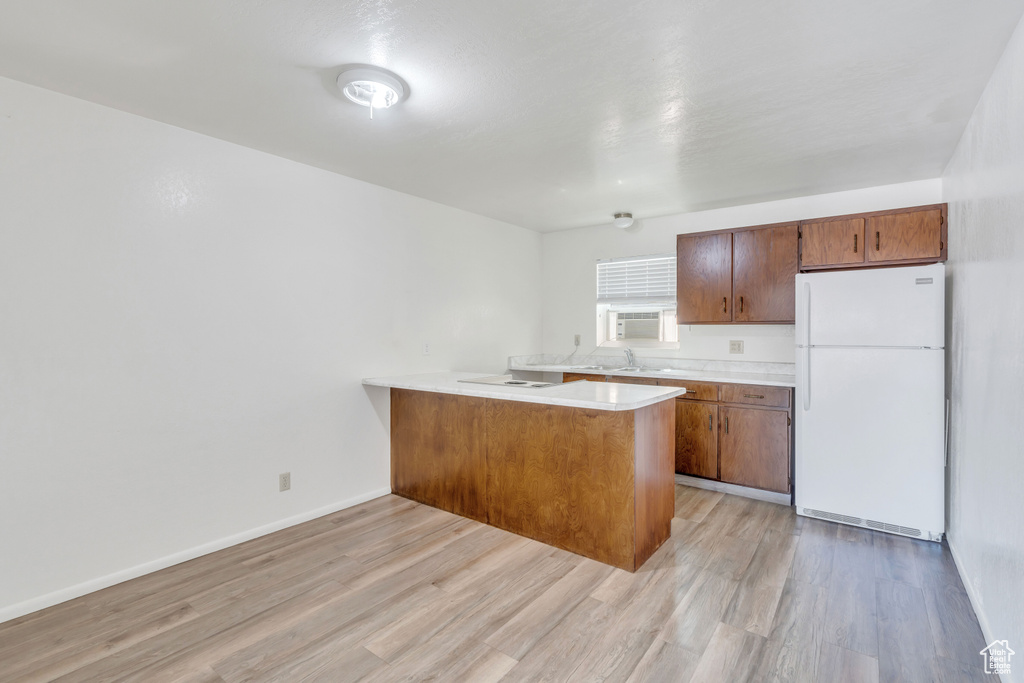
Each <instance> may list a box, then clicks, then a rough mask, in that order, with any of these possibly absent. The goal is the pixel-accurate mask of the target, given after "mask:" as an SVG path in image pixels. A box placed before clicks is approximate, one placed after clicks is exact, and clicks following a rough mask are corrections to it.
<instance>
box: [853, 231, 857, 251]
mask: <svg viewBox="0 0 1024 683" xmlns="http://www.w3.org/2000/svg"><path fill="white" fill-rule="evenodd" d="M853 253H854V254H856V253H857V236H856V235H854V236H853Z"/></svg>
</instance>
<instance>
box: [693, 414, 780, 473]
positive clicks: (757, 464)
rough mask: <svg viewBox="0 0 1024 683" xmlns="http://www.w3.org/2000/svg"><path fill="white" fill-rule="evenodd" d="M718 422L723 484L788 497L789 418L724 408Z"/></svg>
mask: <svg viewBox="0 0 1024 683" xmlns="http://www.w3.org/2000/svg"><path fill="white" fill-rule="evenodd" d="M677 405H678V404H677ZM719 419H720V420H721V421H722V427H721V443H720V449H721V450H720V456H721V457H720V464H721V476H722V481H727V482H729V483H730V484H739V485H741V486H751V487H753V488H758V489H767V490H769V491H779V492H781V493H788V492H789V414H788V413H787V412H786V411H783V410H758V409H756V408H727V407H724V406H723V407H721V408H720V409H719ZM677 434H678V432H677ZM677 438H678V436H677Z"/></svg>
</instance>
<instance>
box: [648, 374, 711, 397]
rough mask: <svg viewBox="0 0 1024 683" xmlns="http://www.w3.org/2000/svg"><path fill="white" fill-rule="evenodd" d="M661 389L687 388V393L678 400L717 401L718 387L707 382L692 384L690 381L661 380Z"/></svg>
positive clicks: (659, 384)
mask: <svg viewBox="0 0 1024 683" xmlns="http://www.w3.org/2000/svg"><path fill="white" fill-rule="evenodd" d="M658 386H660V387H686V393H685V394H682V395H681V396H677V397H676V398H685V399H689V400H691V401H717V400H718V385H717V384H708V383H707V382H691V381H690V380H688V379H659V380H658Z"/></svg>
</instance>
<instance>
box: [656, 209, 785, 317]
mask: <svg viewBox="0 0 1024 683" xmlns="http://www.w3.org/2000/svg"><path fill="white" fill-rule="evenodd" d="M798 237H799V231H798V226H797V224H796V223H792V224H787V225H767V226H760V227H755V228H744V229H738V230H724V231H717V232H712V233H695V234H689V235H679V236H677V237H676V268H677V271H676V272H677V274H676V302H677V303H676V322H678V323H679V324H680V325H690V324H701V323H786V322H794V321H795V320H796V306H795V301H794V293H795V289H794V278H795V276H796V272H797V250H798Z"/></svg>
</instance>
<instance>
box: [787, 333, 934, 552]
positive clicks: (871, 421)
mask: <svg viewBox="0 0 1024 683" xmlns="http://www.w3.org/2000/svg"><path fill="white" fill-rule="evenodd" d="M944 353H945V352H944V351H942V350H922V349H916V350H911V349H871V348H866V349H834V348H824V349H823V348H811V349H806V350H805V349H801V350H799V352H798V354H797V364H798V373H799V374H798V376H799V378H800V379H801V380H802V385H801V386H800V387H799V388H798V396H797V401H796V404H797V405H796V409H797V411H798V412H797V423H796V432H797V443H796V471H795V475H796V477H795V479H796V480H795V482H794V486H795V489H796V504H797V507H798V508H810V509H812V510H818V511H823V512H828V513H832V514H837V515H845V516H849V517H854V518H857V519H860V520H864V521H874V522H881V523H883V524H891V525H896V526H900V527H907V528H910V529H918V530H920V531H921V532H922V535H923V536H925V537H927V532H931V533H932V534H940V533H942V532H943V531H944V526H945V513H944V504H943V501H944V490H945V484H944V466H945V465H944V450H943V436H944V429H943V427H944V422H945V408H944V399H943V396H944V391H943V384H944V374H943V357H944ZM854 523H856V522H854ZM875 528H878V527H877V526H876V527H875Z"/></svg>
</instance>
